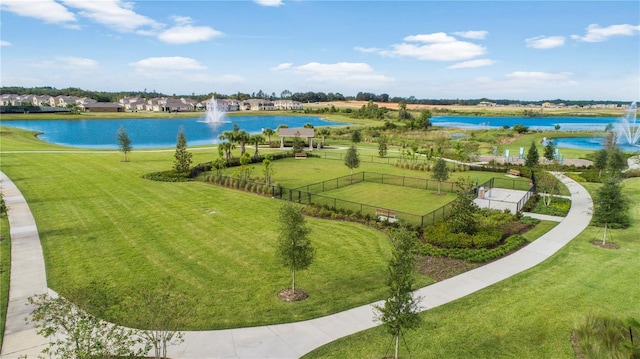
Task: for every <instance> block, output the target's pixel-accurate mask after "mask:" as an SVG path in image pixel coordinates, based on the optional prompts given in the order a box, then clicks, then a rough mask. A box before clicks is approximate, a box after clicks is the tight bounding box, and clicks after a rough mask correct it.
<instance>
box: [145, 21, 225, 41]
mask: <svg viewBox="0 0 640 359" xmlns="http://www.w3.org/2000/svg"><path fill="white" fill-rule="evenodd" d="M223 35H224V34H223V33H222V32H220V31H218V30H215V29H213V28H210V27H208V26H191V25H182V26H174V27H172V28H170V29H168V30H165V31H163V32H161V33H160V34H158V39H160V40H162V41H164V42H166V43H169V44H190V43H193V42H200V41H207V40H209V39H211V38H214V37H219V36H223Z"/></svg>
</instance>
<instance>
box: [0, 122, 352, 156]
mask: <svg viewBox="0 0 640 359" xmlns="http://www.w3.org/2000/svg"><path fill="white" fill-rule="evenodd" d="M233 123H237V124H238V126H239V127H240V129H242V130H245V131H247V132H249V133H251V134H256V133H262V130H263V129H265V128H271V129H273V130H275V129H276V128H278V126H279V125H282V124H286V125H287V126H289V127H290V128H296V127H303V126H304V125H305V124H306V123H311V124H313V126H314V127H318V126H347V125H348V124H345V123H338V122H331V121H328V120H325V119H323V118H320V117H312V116H238V117H226V118H225V121H224V122H222V123H217V124H212V123H206V122H204V120H203V118H171V119H103V120H101V119H91V120H72V119H70V120H20V121H12V120H9V121H6V120H5V121H2V123H1V124H2V125H3V126H11V127H17V128H22V129H25V130H31V131H38V132H42V133H43V134H42V135H40V136H38V138H40V139H42V140H43V141H47V142H50V143H55V144H59V145H63V146H69V147H80V148H93V149H117V148H118V142H117V139H116V134H117V133H118V129H119V128H120V126H122V127H124V129H125V130H126V131H127V134H128V135H129V139H130V140H131V144H132V146H133V148H134V149H140V148H163V147H175V145H176V139H177V136H178V131H179V130H180V128H181V127H182V128H184V133H185V136H186V137H187V143H188V145H189V146H199V145H210V144H215V143H219V142H220V140H218V135H220V134H221V133H222V132H224V131H230V130H232V129H233ZM275 139H276V140H277V139H278V137H277V136H276V137H275ZM272 140H274V138H272Z"/></svg>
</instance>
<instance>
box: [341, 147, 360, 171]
mask: <svg viewBox="0 0 640 359" xmlns="http://www.w3.org/2000/svg"><path fill="white" fill-rule="evenodd" d="M344 164H345V165H346V166H347V167H349V170H350V171H351V172H350V174H351V176H353V169H354V168H358V167H359V166H360V155H359V154H358V149H356V145H353V144H352V145H351V147H349V149H348V150H347V154H346V155H345V156H344Z"/></svg>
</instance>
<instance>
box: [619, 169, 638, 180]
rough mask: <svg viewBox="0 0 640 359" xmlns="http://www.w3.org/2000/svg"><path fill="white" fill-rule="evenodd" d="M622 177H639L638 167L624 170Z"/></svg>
mask: <svg viewBox="0 0 640 359" xmlns="http://www.w3.org/2000/svg"><path fill="white" fill-rule="evenodd" d="M623 177H624V178H635V177H640V168H634V169H630V170H627V171H626V172H624V174H623Z"/></svg>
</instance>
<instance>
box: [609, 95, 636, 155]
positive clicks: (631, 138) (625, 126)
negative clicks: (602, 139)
mask: <svg viewBox="0 0 640 359" xmlns="http://www.w3.org/2000/svg"><path fill="white" fill-rule="evenodd" d="M636 119H637V106H636V103H635V101H634V102H633V103H632V104H631V106H629V109H628V110H627V113H626V114H625V115H624V117H622V118H620V120H619V121H618V123H616V125H615V126H616V130H617V132H618V142H620V141H623V140H626V141H627V143H628V144H630V145H632V146H640V143H638V141H640V124H638V123H636Z"/></svg>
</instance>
